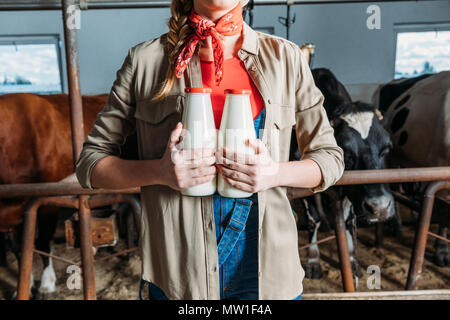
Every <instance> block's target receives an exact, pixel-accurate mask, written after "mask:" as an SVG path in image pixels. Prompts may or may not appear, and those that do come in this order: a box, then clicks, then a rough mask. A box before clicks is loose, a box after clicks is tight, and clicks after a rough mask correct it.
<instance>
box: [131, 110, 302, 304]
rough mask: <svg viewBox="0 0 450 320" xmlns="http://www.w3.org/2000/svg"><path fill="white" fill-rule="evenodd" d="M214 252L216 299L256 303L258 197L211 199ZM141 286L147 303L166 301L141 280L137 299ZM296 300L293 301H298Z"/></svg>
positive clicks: (261, 119)
mask: <svg viewBox="0 0 450 320" xmlns="http://www.w3.org/2000/svg"><path fill="white" fill-rule="evenodd" d="M264 120H265V109H264V108H263V109H262V110H261V112H260V113H259V115H258V117H257V118H256V119H255V120H254V127H255V131H256V137H257V138H258V139H260V138H261V137H260V133H262V130H261V132H260V129H263V128H264ZM213 208H214V221H215V227H216V239H217V252H218V255H219V276H220V299H232V300H257V299H258V194H257V193H254V194H253V195H252V196H250V197H248V198H226V197H222V196H221V195H219V193H218V192H217V191H216V193H215V194H214V195H213ZM145 284H148V286H149V298H150V300H167V297H166V296H165V294H164V292H163V291H162V290H161V289H160V288H158V287H157V286H155V285H154V284H152V283H147V282H146V281H145V280H141V285H140V289H139V299H141V298H142V296H141V292H142V289H143V287H144V285H145ZM300 297H301V295H300V296H298V297H297V298H295V299H294V300H300Z"/></svg>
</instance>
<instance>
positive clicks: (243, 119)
mask: <svg viewBox="0 0 450 320" xmlns="http://www.w3.org/2000/svg"><path fill="white" fill-rule="evenodd" d="M225 93H226V97H225V105H224V109H223V115H222V120H221V122H220V130H219V135H218V148H221V147H223V146H225V147H226V148H227V149H228V150H233V151H236V152H238V153H243V154H255V150H254V149H253V148H251V147H250V146H249V145H247V144H246V142H245V141H246V140H247V139H256V133H255V128H254V124H253V115H252V109H251V105H250V90H225ZM217 190H218V192H219V194H220V195H221V196H223V197H228V198H246V197H250V196H251V195H252V193H249V192H245V191H242V190H240V189H237V188H234V187H232V186H230V185H229V184H228V183H227V182H226V181H225V180H224V179H223V178H222V175H221V174H219V177H218V185H217Z"/></svg>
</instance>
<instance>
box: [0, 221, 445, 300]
mask: <svg viewBox="0 0 450 320" xmlns="http://www.w3.org/2000/svg"><path fill="white" fill-rule="evenodd" d="M61 226H62V224H61ZM432 231H433V232H436V231H437V226H435V225H433V226H432ZM63 232H64V230H63V228H59V229H58V232H57V235H56V239H63V237H64V233H63ZM403 233H404V236H403V240H402V242H401V243H400V242H399V241H397V240H395V239H393V238H390V237H386V238H385V241H384V245H383V247H382V248H379V249H377V248H375V247H373V245H372V244H373V243H374V232H373V229H371V228H367V229H359V231H358V238H359V242H358V245H359V247H358V258H359V263H360V265H361V267H362V270H361V271H362V272H363V277H362V278H360V279H359V281H358V288H357V290H358V291H370V290H369V289H368V288H367V285H366V282H367V278H368V276H369V274H367V273H366V269H367V266H369V265H377V266H379V267H380V270H381V290H387V291H393V290H403V289H404V286H405V283H406V277H407V272H408V268H409V258H410V253H411V246H412V243H413V239H414V229H413V228H412V227H411V226H404V227H403ZM332 234H333V232H328V233H320V234H319V239H322V238H324V237H326V236H328V235H332ZM299 236H300V239H299V240H300V244H301V245H303V244H306V243H307V232H306V231H300V232H299ZM56 242H60V243H57V244H55V245H54V254H56V255H59V256H62V257H64V258H66V259H71V260H73V261H76V262H79V261H80V260H81V258H80V257H79V250H78V249H66V247H65V243H63V242H61V241H56ZM433 243H434V240H433V239H432V238H429V241H428V244H427V252H426V256H425V262H424V269H423V273H422V278H421V279H420V289H450V268H449V267H446V268H439V267H437V266H435V265H434V264H433V263H432V262H431V259H432V254H433V252H434V250H433ZM124 248H125V242H124V241H120V242H119V244H118V245H117V246H116V247H115V248H114V251H116V250H119V249H124ZM320 250H321V254H322V260H321V266H322V270H323V278H322V279H320V280H311V279H305V280H304V283H303V284H304V292H305V293H306V292H308V293H321V292H341V291H342V285H341V276H340V272H339V269H338V267H339V265H338V256H337V253H336V252H337V251H336V250H337V249H336V243H335V241H334V240H332V241H329V242H326V243H324V244H321V245H320ZM108 254H109V252H108V251H107V249H105V248H101V249H100V250H99V251H98V253H97V255H96V257H102V256H105V255H108ZM300 255H301V259H302V261H306V256H305V255H306V250H302V251H301V252H300ZM34 261H35V264H34V272H33V274H34V277H35V279H36V283H35V284H36V285H39V279H40V271H41V270H42V269H41V268H42V264H41V261H40V259H39V257H37V256H36V255H35V260H34ZM54 267H55V271H56V276H57V293H56V294H52V295H51V296H47V297H43V298H45V299H82V298H83V293H82V290H76V289H74V290H69V289H68V288H67V286H66V281H67V279H68V277H69V274H67V273H66V267H67V265H65V264H64V263H61V262H58V261H56V262H54ZM17 274H18V268H17V262H16V261H15V258H14V255H13V254H12V253H10V252H9V253H8V267H0V299H9V298H10V297H11V295H12V293H13V291H14V290H15V285H16V278H17ZM139 274H140V259H139V257H137V256H136V255H134V256H133V257H131V258H130V260H129V261H127V260H126V258H125V257H114V258H111V259H108V260H104V261H101V262H99V263H96V265H95V275H96V282H97V283H96V288H97V297H98V299H136V297H137V291H138V283H139Z"/></svg>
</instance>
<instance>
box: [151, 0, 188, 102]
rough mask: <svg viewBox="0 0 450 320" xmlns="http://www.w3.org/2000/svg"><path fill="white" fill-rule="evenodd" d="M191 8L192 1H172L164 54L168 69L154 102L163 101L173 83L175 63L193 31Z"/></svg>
mask: <svg viewBox="0 0 450 320" xmlns="http://www.w3.org/2000/svg"><path fill="white" fill-rule="evenodd" d="M192 7H193V0H172V5H171V8H170V12H171V14H172V17H171V18H170V19H169V23H168V25H169V33H168V34H167V44H166V48H165V49H166V54H167V55H168V60H169V67H168V69H167V73H166V78H165V80H164V82H163V84H162V86H161V88H160V89H159V91H158V92H157V93H156V95H155V96H154V97H153V100H154V101H159V100H162V99H164V98H165V97H166V96H167V95H168V94H169V92H170V90H171V89H172V87H173V83H174V81H175V62H176V60H177V58H178V55H179V54H180V52H181V50H183V47H184V45H185V43H186V40H187V38H188V36H189V35H191V34H193V33H194V31H193V29H192V27H191V26H190V25H189V15H190V14H191V10H192Z"/></svg>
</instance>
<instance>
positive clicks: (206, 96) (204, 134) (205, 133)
mask: <svg viewBox="0 0 450 320" xmlns="http://www.w3.org/2000/svg"><path fill="white" fill-rule="evenodd" d="M185 92H186V99H185V107H184V110H183V115H182V120H181V122H182V123H183V129H185V130H186V131H185V132H184V134H183V138H182V141H181V146H182V149H183V150H189V149H202V148H214V149H215V148H216V147H217V133H216V126H215V124H214V115H213V110H212V105H211V96H210V93H211V92H212V90H211V88H186V89H185ZM215 191H216V178H214V179H213V180H212V181H209V182H206V183H203V184H199V185H196V186H193V187H190V188H186V189H183V190H181V193H182V194H184V195H187V196H208V195H212V194H214V192H215Z"/></svg>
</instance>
